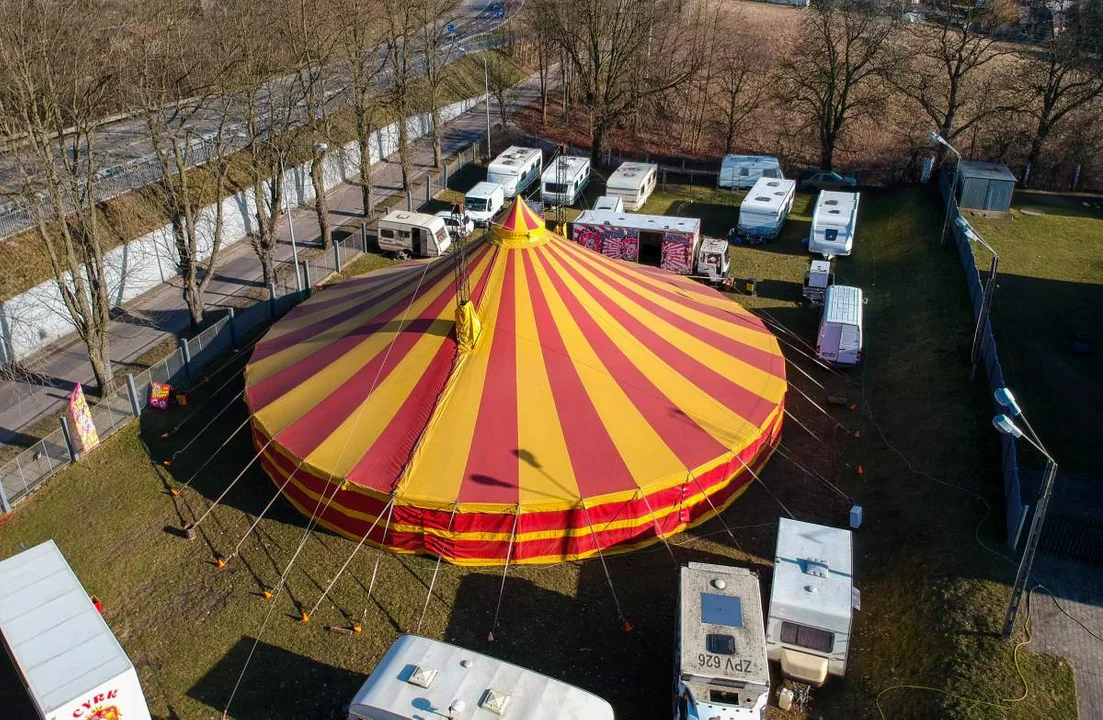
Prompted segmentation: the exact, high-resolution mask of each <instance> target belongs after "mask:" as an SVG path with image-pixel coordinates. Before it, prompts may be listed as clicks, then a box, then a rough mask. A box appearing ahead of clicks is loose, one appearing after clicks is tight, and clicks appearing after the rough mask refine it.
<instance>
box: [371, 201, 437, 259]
mask: <svg viewBox="0 0 1103 720" xmlns="http://www.w3.org/2000/svg"><path fill="white" fill-rule="evenodd" d="M378 237H379V249H380V250H384V251H387V252H393V253H400V254H409V255H416V256H418V257H436V256H437V255H443V254H444V253H446V252H448V248H449V247H450V246H451V245H452V237H451V235H449V234H448V226H447V225H446V224H445V222H444V218H441V217H437V216H436V215H427V214H425V213H417V212H407V211H405V210H392V211H391V212H389V213H387V214H386V215H385V216H384V217H383V218H382V219H381V220H380V221H379V231H378Z"/></svg>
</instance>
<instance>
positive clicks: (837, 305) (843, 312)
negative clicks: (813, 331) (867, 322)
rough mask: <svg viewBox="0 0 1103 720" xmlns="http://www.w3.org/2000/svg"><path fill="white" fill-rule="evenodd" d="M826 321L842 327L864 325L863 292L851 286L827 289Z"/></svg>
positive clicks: (836, 286)
mask: <svg viewBox="0 0 1103 720" xmlns="http://www.w3.org/2000/svg"><path fill="white" fill-rule="evenodd" d="M823 312H824V319H825V320H827V322H829V323H839V324H842V325H861V324H862V291H861V289H860V288H856V287H851V286H849V285H832V286H830V287H828V288H827V295H826V296H825V297H824V302H823Z"/></svg>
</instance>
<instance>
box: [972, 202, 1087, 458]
mask: <svg viewBox="0 0 1103 720" xmlns="http://www.w3.org/2000/svg"><path fill="white" fill-rule="evenodd" d="M1012 215H1013V217H1014V219H1008V220H992V219H986V218H982V217H970V218H969V221H970V222H971V223H972V225H973V227H974V228H975V229H976V230H977V232H979V233H980V234H981V236H982V237H984V239H985V240H987V241H988V243H989V244H990V245H992V247H993V248H995V250H996V252H998V253H999V254H1000V266H999V277H998V286H999V289H998V290H997V291H996V295H995V297H994V300H993V304H992V322H993V327H994V329H995V332H996V339H997V343H998V346H999V349H1000V362H1001V363H1002V365H1003V369H1004V373H1005V375H1006V376H1007V381H1008V383H1009V384H1011V386H1012V387H1014V389H1015V391H1016V392H1017V393H1018V394H1019V396H1020V398H1021V400H1022V402H1023V405H1024V407H1025V408H1026V409H1027V412H1028V413H1029V414H1030V417H1031V422H1032V423H1033V424H1034V426H1035V427H1036V428H1037V430H1038V432H1039V433H1040V434H1041V436H1042V438H1043V439H1044V440H1045V442H1046V445H1047V446H1048V447H1049V449H1050V451H1051V452H1053V453H1054V454H1055V455H1056V457H1057V458H1058V459H1059V460H1060V462H1061V465H1062V467H1063V468H1066V469H1069V470H1073V471H1077V472H1086V473H1095V472H1098V463H1097V462H1096V458H1097V457H1098V456H1096V455H1095V453H1094V452H1093V451H1092V449H1091V448H1093V447H1096V443H1097V442H1098V440H1097V439H1098V437H1099V436H1100V434H1103V412H1101V408H1103V394H1101V390H1100V388H1101V385H1100V382H1099V374H1100V369H1101V366H1100V361H1099V357H1100V353H1101V352H1103V312H1100V307H1103V201H1100V200H1089V199H1085V198H1075V197H1070V198H1065V197H1055V196H1052V195H1034V194H1025V193H1020V194H1018V195H1016V196H1015V200H1014V203H1013V205H1012ZM975 252H976V257H977V265H978V267H980V268H983V269H985V270H987V268H988V263H989V257H988V254H987V251H985V250H984V249H983V248H980V247H976V248H975ZM1076 332H1087V333H1088V334H1089V335H1090V336H1091V339H1092V342H1093V345H1094V348H1095V349H1094V352H1093V353H1092V354H1089V355H1077V354H1076V353H1073V352H1072V351H1071V346H1072V340H1073V337H1074V335H1075V333H1076Z"/></svg>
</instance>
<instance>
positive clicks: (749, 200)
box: [735, 177, 797, 243]
mask: <svg viewBox="0 0 1103 720" xmlns="http://www.w3.org/2000/svg"><path fill="white" fill-rule="evenodd" d="M796 195H797V183H796V181H795V180H786V179H784V178H766V177H763V178H759V179H758V180H757V181H756V182H755V184H754V186H753V187H752V188H751V190H750V192H748V193H747V197H745V198H743V202H742V203H741V204H740V205H739V223H738V224H737V225H736V228H735V234H736V236H737V237H740V238H747V239H748V241H749V242H752V243H754V242H761V241H763V240H772V239H773V238H776V237H777V236H778V233H780V232H781V226H782V225H784V224H785V220H786V219H787V218H788V217H789V211H790V210H792V209H793V199H794V198H795V197H796Z"/></svg>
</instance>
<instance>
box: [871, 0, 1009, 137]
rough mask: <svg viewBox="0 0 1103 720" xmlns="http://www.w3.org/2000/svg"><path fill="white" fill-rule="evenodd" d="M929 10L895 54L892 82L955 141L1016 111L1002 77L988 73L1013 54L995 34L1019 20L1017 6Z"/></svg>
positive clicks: (1000, 1)
mask: <svg viewBox="0 0 1103 720" xmlns="http://www.w3.org/2000/svg"><path fill="white" fill-rule="evenodd" d="M929 9H930V10H931V12H930V15H929V17H928V19H927V21H926V22H923V23H917V24H916V25H914V26H911V27H910V28H909V32H908V33H907V36H906V37H905V38H904V39H903V40H904V41H903V42H902V43H900V45H899V47H898V48H897V49H896V51H897V52H898V53H900V61H899V62H898V63H897V66H896V72H894V73H893V74H892V76H891V77H890V81H891V82H892V85H893V86H894V87H895V88H897V89H898V90H899V91H900V92H901V93H903V94H904V95H905V96H906V97H908V98H910V99H911V100H912V101H914V102H915V103H916V105H918V106H919V108H920V109H921V110H922V111H923V113H924V114H925V115H926V116H927V117H928V118H929V119H930V121H931V123H933V125H934V127H935V128H937V130H938V133H939V134H940V135H941V136H942V137H944V138H946V139H947V140H950V141H953V140H954V139H955V138H957V137H958V136H959V135H961V134H963V133H965V132H967V131H968V130H970V129H972V127H973V126H974V125H976V124H977V123H981V122H984V121H985V120H987V119H988V118H991V117H993V116H995V115H999V114H1004V113H1008V112H1011V111H1013V110H1014V109H1015V108H1016V107H1017V103H1014V102H1010V101H1009V99H1008V98H1003V97H1001V96H1002V95H1003V94H1005V93H1003V92H1002V90H1003V88H1002V87H1001V80H1002V73H999V72H996V71H993V72H987V69H988V68H989V66H991V65H992V63H993V62H994V61H997V60H998V59H999V58H1001V57H1002V56H1004V55H1007V54H1008V53H1009V52H1010V51H1009V50H1006V49H1003V47H1001V45H1000V44H999V41H998V40H997V36H996V30H997V28H998V27H999V26H1000V25H1001V24H1002V23H1005V22H1007V21H1009V20H1011V19H1012V18H1013V17H1014V16H1015V10H1016V6H1015V4H1014V3H1013V1H1012V0H995V1H993V2H989V3H985V4H983V5H979V6H976V7H973V6H968V7H966V8H965V9H962V8H961V6H960V5H958V4H956V3H954V2H953V0H937V1H936V2H935V3H934V4H933V5H931V6H929ZM939 150H940V152H942V151H944V148H942V146H939Z"/></svg>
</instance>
